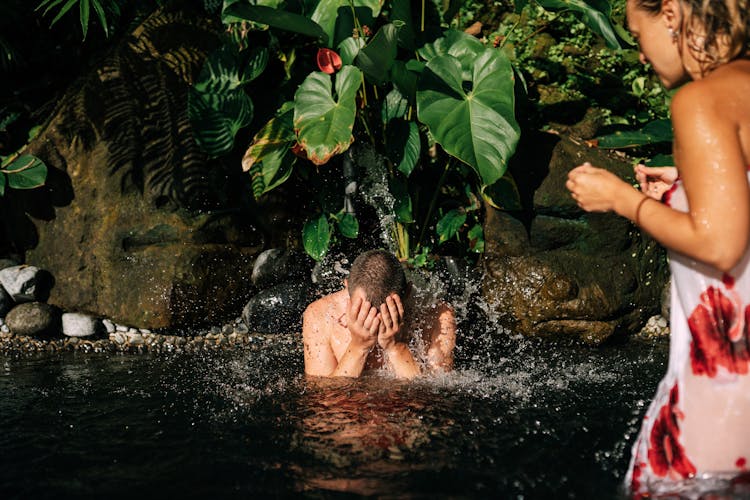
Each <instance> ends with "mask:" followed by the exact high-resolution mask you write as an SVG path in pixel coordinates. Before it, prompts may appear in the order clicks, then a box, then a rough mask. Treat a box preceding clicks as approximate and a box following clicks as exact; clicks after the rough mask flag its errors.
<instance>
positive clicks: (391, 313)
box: [378, 293, 404, 351]
mask: <svg viewBox="0 0 750 500" xmlns="http://www.w3.org/2000/svg"><path fill="white" fill-rule="evenodd" d="M379 318H380V326H379V328H378V344H379V345H380V347H381V348H382V349H383V350H384V351H387V350H388V349H390V348H391V347H393V346H394V345H395V344H396V338H397V336H398V333H399V331H400V330H401V327H402V326H403V324H404V305H403V304H402V303H401V298H400V297H399V296H398V294H395V293H392V294H390V295H389V296H388V297H386V299H385V303H384V304H381V305H380V314H379Z"/></svg>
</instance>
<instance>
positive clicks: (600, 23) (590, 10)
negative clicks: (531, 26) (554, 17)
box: [537, 0, 621, 49]
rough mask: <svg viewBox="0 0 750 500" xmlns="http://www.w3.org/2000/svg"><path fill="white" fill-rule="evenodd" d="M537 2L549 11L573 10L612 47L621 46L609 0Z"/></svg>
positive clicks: (549, 0) (552, 0)
mask: <svg viewBox="0 0 750 500" xmlns="http://www.w3.org/2000/svg"><path fill="white" fill-rule="evenodd" d="M537 2H538V3H539V5H540V6H542V7H543V8H544V9H546V10H548V11H552V12H559V11H570V12H573V13H574V14H575V15H576V17H578V18H579V19H580V20H581V22H583V24H585V25H586V26H588V27H589V28H590V29H591V30H592V31H593V32H594V33H597V34H598V35H600V36H601V37H603V38H604V39H605V40H606V41H607V44H608V45H609V46H610V47H611V48H615V49H619V48H621V45H620V41H619V40H618V37H617V35H616V34H615V29H614V27H613V26H612V22H611V21H610V16H611V15H612V8H611V5H610V2H609V0H585V1H584V0H537Z"/></svg>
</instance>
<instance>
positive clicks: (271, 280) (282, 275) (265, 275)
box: [250, 248, 311, 290]
mask: <svg viewBox="0 0 750 500" xmlns="http://www.w3.org/2000/svg"><path fill="white" fill-rule="evenodd" d="M309 262H310V259H309V257H307V256H305V255H302V254H300V253H296V252H293V251H290V250H286V249H283V248H271V249H270V250H265V251H263V252H261V254H260V255H258V256H257V257H256V258H255V263H254V264H253V272H252V274H251V275H250V281H251V282H252V283H253V285H255V287H256V288H258V289H261V290H262V289H264V288H269V287H271V286H274V285H277V284H279V283H280V282H281V281H285V280H288V279H289V278H299V277H302V276H304V275H305V274H309V273H310V270H311V265H310V264H309Z"/></svg>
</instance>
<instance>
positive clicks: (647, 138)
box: [597, 119, 674, 149]
mask: <svg viewBox="0 0 750 500" xmlns="http://www.w3.org/2000/svg"><path fill="white" fill-rule="evenodd" d="M673 139H674V135H673V132H672V121H671V120H669V119H665V120H655V121H653V122H651V123H648V124H647V125H645V126H644V127H643V128H642V129H640V130H629V131H625V132H615V133H614V134H609V135H603V136H601V137H598V138H597V145H598V146H599V147H600V148H604V149H620V148H634V147H637V146H645V145H648V144H658V143H661V142H672V140H673Z"/></svg>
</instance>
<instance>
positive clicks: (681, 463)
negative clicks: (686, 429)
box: [648, 385, 696, 479]
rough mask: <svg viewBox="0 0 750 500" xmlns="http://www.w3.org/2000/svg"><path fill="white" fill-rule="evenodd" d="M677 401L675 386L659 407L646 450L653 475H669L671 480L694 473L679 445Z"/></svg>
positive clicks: (680, 415) (679, 413) (680, 416)
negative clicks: (667, 399)
mask: <svg viewBox="0 0 750 500" xmlns="http://www.w3.org/2000/svg"><path fill="white" fill-rule="evenodd" d="M677 399H678V394H677V385H675V386H674V387H672V390H671V391H670V393H669V402H668V403H666V404H665V405H664V406H662V407H661V409H660V410H659V415H658V416H657V417H656V420H655V421H654V425H653V427H652V428H651V436H650V439H649V448H648V461H649V464H650V465H651V470H652V471H653V472H654V474H656V475H657V476H659V477H665V476H667V475H669V476H670V477H671V478H672V479H682V478H688V477H692V476H694V475H695V471H696V470H695V466H694V465H693V464H692V462H691V461H690V460H689V459H688V458H687V456H686V455H685V450H683V448H682V445H681V444H680V440H679V437H680V427H679V424H678V420H679V419H681V418H682V414H681V412H680V411H679V410H678V408H677Z"/></svg>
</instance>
